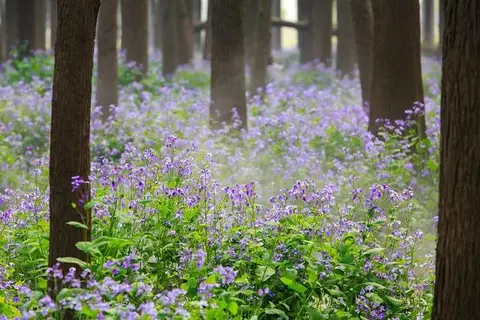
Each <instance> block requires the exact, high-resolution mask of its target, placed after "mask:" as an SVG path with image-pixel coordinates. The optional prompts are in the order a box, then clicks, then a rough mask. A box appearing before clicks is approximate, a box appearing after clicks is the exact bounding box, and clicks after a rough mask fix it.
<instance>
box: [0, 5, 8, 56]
mask: <svg viewBox="0 0 480 320" xmlns="http://www.w3.org/2000/svg"><path fill="white" fill-rule="evenodd" d="M0 19H1V23H0V63H3V62H4V61H5V60H6V59H7V56H8V51H7V28H6V23H5V19H6V14H5V2H4V1H0Z"/></svg>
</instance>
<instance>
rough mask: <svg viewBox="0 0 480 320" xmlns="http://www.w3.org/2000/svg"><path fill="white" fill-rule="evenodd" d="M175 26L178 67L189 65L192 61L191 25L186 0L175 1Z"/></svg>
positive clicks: (192, 37)
mask: <svg viewBox="0 0 480 320" xmlns="http://www.w3.org/2000/svg"><path fill="white" fill-rule="evenodd" d="M175 5H176V6H177V10H176V14H177V16H176V19H175V20H176V21H175V23H176V25H177V30H178V31H177V37H178V40H177V45H178V65H185V64H189V63H190V62H191V61H192V59H193V46H194V43H193V40H194V33H193V25H192V20H191V19H190V14H189V11H188V7H187V4H186V0H176V3H175Z"/></svg>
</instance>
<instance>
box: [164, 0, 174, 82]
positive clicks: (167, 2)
mask: <svg viewBox="0 0 480 320" xmlns="http://www.w3.org/2000/svg"><path fill="white" fill-rule="evenodd" d="M177 4H178V3H177V0H163V6H164V7H163V14H164V16H163V19H162V21H163V25H162V30H169V34H168V37H165V36H164V37H163V38H162V39H163V43H162V74H163V76H164V77H165V78H166V79H169V78H171V77H172V76H173V74H174V73H175V70H176V69H177V66H178V35H177V32H178V29H177V22H176V20H177V9H178V6H177Z"/></svg>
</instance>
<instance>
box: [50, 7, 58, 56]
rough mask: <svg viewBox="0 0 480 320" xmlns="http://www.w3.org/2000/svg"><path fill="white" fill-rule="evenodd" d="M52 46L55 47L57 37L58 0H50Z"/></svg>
mask: <svg viewBox="0 0 480 320" xmlns="http://www.w3.org/2000/svg"><path fill="white" fill-rule="evenodd" d="M50 1H51V2H50V47H51V48H55V40H56V38H57V0H50Z"/></svg>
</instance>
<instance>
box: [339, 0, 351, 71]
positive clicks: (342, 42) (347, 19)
mask: <svg viewBox="0 0 480 320" xmlns="http://www.w3.org/2000/svg"><path fill="white" fill-rule="evenodd" d="M348 2H349V0H337V70H338V71H339V72H340V74H342V75H348V76H353V72H354V70H355V60H356V55H355V36H354V35H353V21H352V13H351V11H350V6H349V3H348Z"/></svg>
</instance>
